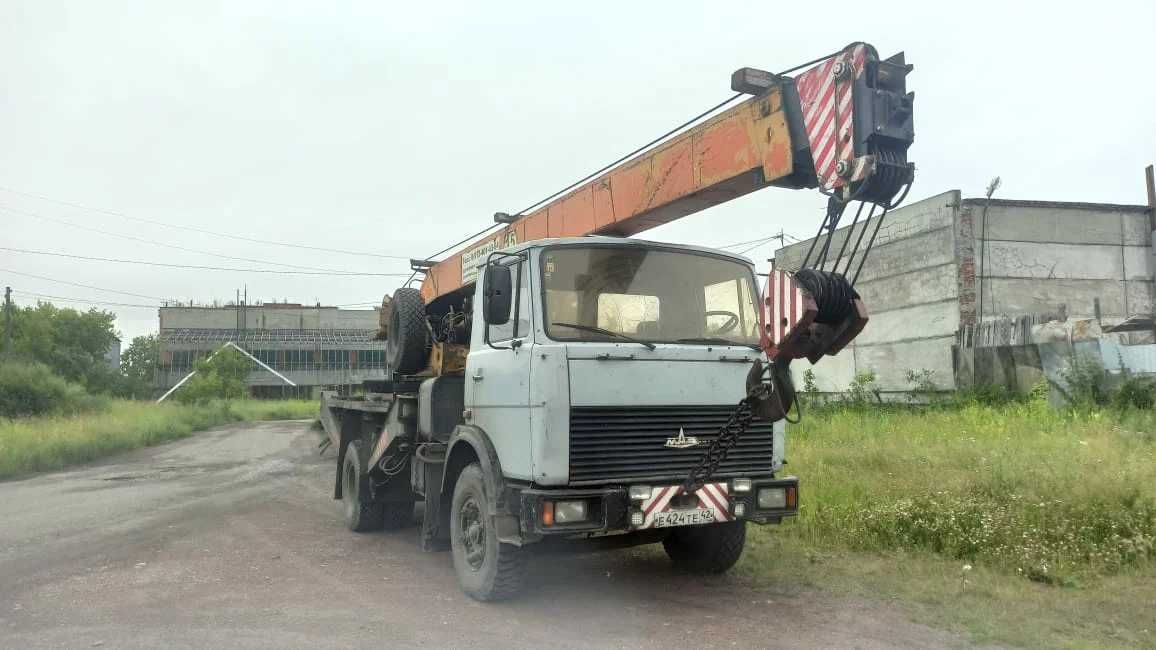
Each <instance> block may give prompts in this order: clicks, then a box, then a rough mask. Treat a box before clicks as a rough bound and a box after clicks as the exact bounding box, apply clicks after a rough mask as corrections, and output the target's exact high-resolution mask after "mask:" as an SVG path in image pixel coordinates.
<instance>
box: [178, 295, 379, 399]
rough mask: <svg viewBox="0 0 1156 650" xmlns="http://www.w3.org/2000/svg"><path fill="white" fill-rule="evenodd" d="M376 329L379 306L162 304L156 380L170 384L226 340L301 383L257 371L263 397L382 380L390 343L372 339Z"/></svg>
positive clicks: (253, 376)
mask: <svg viewBox="0 0 1156 650" xmlns="http://www.w3.org/2000/svg"><path fill="white" fill-rule="evenodd" d="M377 327H378V310H377V309H338V308H337V307H322V306H316V307H308V306H303V305H299V304H287V303H267V304H263V305H248V306H246V305H243V304H242V305H227V306H224V307H161V308H160V368H159V369H158V372H157V385H158V387H160V388H162V389H168V388H170V387H172V386H173V385H174V384H176V382H178V381H180V379H181V378H182V377H184V376H185V375H186V374H187V373H188V372H189V371H190V370H192V368H193V364H194V363H195V362H196V361H197V360H198V359H201V358H203V357H206V356H208V355H209V354H211V353H212V352H213V351H214V350H216V349H218V348H220V347H221V346H222V345H224V344H225V343H227V342H229V341H232V342H234V343H236V344H237V345H238V346H240V347H241V348H243V349H245V350H246V351H248V352H249V353H250V354H252V355H253V356H255V357H257V358H258V359H260V360H261V361H262V362H263V363H265V364H268V365H269V366H271V367H272V368H273V369H274V370H276V371H277V372H279V373H281V374H282V375H284V376H286V377H288V378H289V379H291V380H292V381H293V382H294V383H296V384H297V385H298V387H299V388H298V389H296V390H295V389H292V388H290V387H287V386H286V384H285V382H283V381H282V380H281V379H279V378H278V377H277V376H276V375H274V374H273V373H271V372H269V371H267V370H264V369H260V368H257V369H254V370H253V372H252V373H250V375H249V379H248V382H249V384H250V385H251V386H252V387H253V392H254V393H255V394H258V395H259V394H267V395H303V396H307V395H309V394H310V393H311V392H312V389H313V388H315V387H318V386H328V385H337V384H348V383H360V382H362V381H364V380H372V379H383V378H384V377H385V370H384V366H385V342H384V341H374V340H372V338H373V335H374V334H375V333H376V332H377Z"/></svg>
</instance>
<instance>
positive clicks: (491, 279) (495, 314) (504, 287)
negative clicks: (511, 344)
mask: <svg viewBox="0 0 1156 650" xmlns="http://www.w3.org/2000/svg"><path fill="white" fill-rule="evenodd" d="M513 297H514V283H513V280H512V279H511V277H510V267H509V265H506V264H499V263H497V262H491V263H489V264H487V265H486V279H485V280H484V282H483V284H482V298H483V300H485V302H484V303H483V304H482V317H483V318H485V319H486V324H488V325H505V324H506V323H508V322H510V307H511V305H513Z"/></svg>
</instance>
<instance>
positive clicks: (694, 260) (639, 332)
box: [542, 246, 759, 345]
mask: <svg viewBox="0 0 1156 650" xmlns="http://www.w3.org/2000/svg"><path fill="white" fill-rule="evenodd" d="M542 279H543V285H544V287H545V299H546V333H547V334H548V335H549V336H550V338H552V339H554V340H557V341H607V340H621V339H624V338H627V337H629V338H632V339H638V340H641V341H648V342H654V343H702V344H710V343H716V344H726V343H732V344H736V345H757V344H758V342H759V329H758V328H759V326H758V317H757V315H756V314H757V312H756V311H755V298H754V296H755V295H756V292H755V291H754V286H753V279H754V278H753V276H752V274H751V270H750V267H748V266H746V265H744V264H741V263H739V262H734V261H731V260H727V259H722V258H718V257H712V256H709V255H703V254H697V253H689V252H685V253H684V252H677V251H670V250H660V249H648V248H642V247H634V246H590V247H569V246H568V247H559V248H550V249H547V250H546V251H545V252H544V253H542ZM597 330H604V331H602V332H599V331H597Z"/></svg>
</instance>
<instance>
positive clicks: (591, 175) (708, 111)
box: [0, 93, 743, 284]
mask: <svg viewBox="0 0 1156 650" xmlns="http://www.w3.org/2000/svg"><path fill="white" fill-rule="evenodd" d="M742 96H743V93H735V94H734V95H732V96H730V97H728V98H726V99H724V100H723V101H721V102H719V103H718V104H715V105H714V106H711V107H710V108H708V109H706V110H705V111H703V112H701V113H699V114H698V115H695V116H694V117H692V118H690V119H689V120H686V121H685V122H683V123H682V124H679V125H678V126H676V127H674V128H673V129H670V130H668V131H667V132H665V133H663V134H662V135H660V136H658V137H657V138H654V139H653V140H651V141H649V142H647V143H646V144H644V145H641V146H639V147H636V148H635V149H634V150H632V151H631V152H630V153H627V154H625V155H623V156H620V157H619V158H618V159H617V160H615V161H614V162H611V163H608V164H606V165H603V166H602V167H601V168H599V169H597V170H595V171H593V172H590V173H589V174H587V175H586V176H583V177H582V178H580V179H578V180H577V181H574V182H573V183H571V184H569V185H567V186H566V187H564V188H562V189H560V190H558V191H557V192H554V193H553V194H551V195H550V196H547V197H546V198H544V199H541V200H539V201H535V202H534V203H531V204H530V205H528V206H526V207H524V208H522V209H521V210H518V211H517V212H515V213H514V215H515V216H522V215H524V214H525V213H526V212H529V211H530V210H533V209H534V208H537V207H538V206H540V205H542V204H543V203H546V202H547V201H550V200H552V199H554V198H557V197H559V196H561V195H562V194H565V193H566V192H569V191H570V190H572V189H574V188H575V187H578V186H579V185H581V184H582V183H585V182H586V181H588V180H590V179H592V178H594V177H596V176H598V175H599V174H601V173H603V172H606V171H608V170H610V169H613V168H614V167H615V166H617V165H619V164H621V163H622V162H625V161H626V160H629V159H630V158H632V157H633V156H635V155H637V154H639V153H642V152H643V151H645V150H646V149H647V148H649V147H651V146H653V145H655V144H658V143H659V142H661V141H663V140H665V139H666V138H668V137H670V136H672V135H674V134H675V133H678V132H679V131H681V130H683V129H685V128H686V127H688V126H690V125H692V124H694V123H695V122H697V121H699V120H701V119H702V118H704V117H706V116H707V115H710V114H711V113H713V112H715V111H717V110H718V109H720V108H722V107H723V106H726V105H727V104H729V103H731V102H733V101H734V100H736V99H738V98H739V97H742ZM0 189H2V188H0ZM500 225H505V224H499V223H494V224H490V225H488V226H486V227H485V228H483V229H481V230H479V231H478V232H476V233H474V234H472V235H470V236H468V237H466V238H465V239H462V240H461V241H458V242H457V243H454V244H451V245H449V246H446V247H445V248H443V249H441V250H440V251H438V252H436V253H434V254H433V255H427V256H426V257H425V259H427V260H428V259H433V258H435V257H437V256H438V255H441V254H442V253H445V252H446V251H449V250H452V249H454V248H457V247H458V246H461V245H462V244H465V243H467V242H469V241H471V240H473V239H474V238H476V237H480V236H482V235H484V234H486V233H487V232H489V231H490V230H491V229H493V228H494V227H496V226H500ZM416 276H417V271H416V270H415V271H414V272H413V273H412V274H410V276H409V279H408V280H406V281H405V284H409V283H410V282H412V281H413V279H414V278H415V277H416Z"/></svg>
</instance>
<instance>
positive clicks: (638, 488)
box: [630, 485, 654, 501]
mask: <svg viewBox="0 0 1156 650" xmlns="http://www.w3.org/2000/svg"><path fill="white" fill-rule="evenodd" d="M653 493H654V488H652V487H650V486H649V485H631V486H630V500H631V501H646V500H647V499H649V498H650V495H651V494H653Z"/></svg>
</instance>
